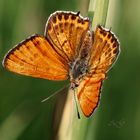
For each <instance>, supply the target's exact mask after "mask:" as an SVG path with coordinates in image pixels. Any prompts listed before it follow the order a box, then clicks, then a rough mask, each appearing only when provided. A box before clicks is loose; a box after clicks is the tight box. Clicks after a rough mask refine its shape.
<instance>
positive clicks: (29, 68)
mask: <svg viewBox="0 0 140 140" xmlns="http://www.w3.org/2000/svg"><path fill="white" fill-rule="evenodd" d="M3 65H4V67H5V68H6V69H8V70H10V71H12V72H15V73H19V74H22V75H28V76H32V77H38V78H44V79H49V80H65V79H67V76H68V64H67V63H66V61H65V60H64V59H63V58H62V57H61V56H60V55H59V54H58V53H57V52H56V51H55V50H54V49H53V47H52V46H51V45H50V43H49V42H48V41H47V39H46V38H44V37H42V36H39V35H33V36H31V37H30V38H28V39H27V40H25V41H23V42H21V43H20V44H19V45H17V46H16V47H15V48H13V49H12V50H10V51H9V52H8V54H7V55H6V56H5V58H4V60H3Z"/></svg>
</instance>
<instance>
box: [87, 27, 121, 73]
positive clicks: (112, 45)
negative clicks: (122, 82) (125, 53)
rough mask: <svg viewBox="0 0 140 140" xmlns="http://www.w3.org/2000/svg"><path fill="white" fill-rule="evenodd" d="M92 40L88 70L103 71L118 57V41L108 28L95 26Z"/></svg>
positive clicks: (91, 71) (92, 71) (93, 71)
mask: <svg viewBox="0 0 140 140" xmlns="http://www.w3.org/2000/svg"><path fill="white" fill-rule="evenodd" d="M93 42H94V43H93V46H92V50H91V52H90V61H89V65H90V70H89V71H90V73H101V72H102V73H105V72H107V71H108V70H109V69H110V67H111V65H112V64H113V63H114V62H115V60H116V59H117V57H118V54H119V52H120V50H119V41H118V40H117V38H116V37H115V35H114V34H113V33H112V32H111V31H110V30H107V29H105V28H103V27H101V26H97V28H96V31H95V34H94V40H93Z"/></svg>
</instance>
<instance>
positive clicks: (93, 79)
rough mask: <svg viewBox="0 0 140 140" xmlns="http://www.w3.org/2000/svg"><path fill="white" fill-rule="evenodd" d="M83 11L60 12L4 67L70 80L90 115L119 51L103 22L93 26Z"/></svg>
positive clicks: (12, 54)
mask: <svg viewBox="0 0 140 140" xmlns="http://www.w3.org/2000/svg"><path fill="white" fill-rule="evenodd" d="M90 24H91V23H90V21H89V18H84V17H82V16H81V15H80V13H79V12H78V13H74V12H63V11H57V12H55V13H53V14H52V15H51V16H50V17H49V19H48V21H47V24H46V28H45V33H44V36H40V35H33V36H31V37H29V38H28V39H26V40H25V41H23V42H21V43H20V44H18V45H17V46H16V47H14V48H13V49H11V50H10V51H9V52H8V53H7V55H6V56H5V58H4V60H3V66H4V67H5V68H6V69H8V70H10V71H12V72H15V73H19V74H23V75H28V76H32V77H38V78H44V79H49V80H66V79H70V82H71V86H70V88H71V89H74V90H75V89H77V97H78V100H79V103H80V107H81V109H82V111H83V113H84V115H85V116H86V117H89V116H90V115H91V114H92V113H93V111H94V109H95V108H96V107H97V105H98V102H99V96H100V91H101V85H102V82H103V80H104V79H105V78H106V73H107V71H108V70H109V69H110V67H111V65H112V64H113V63H114V61H115V60H116V58H117V56H118V54H119V41H118V40H117V38H116V37H115V35H114V34H113V33H112V32H111V31H110V30H106V29H105V28H103V27H101V26H100V25H99V26H97V27H96V30H95V32H93V31H91V29H90Z"/></svg>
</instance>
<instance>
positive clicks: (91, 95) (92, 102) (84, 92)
mask: <svg viewBox="0 0 140 140" xmlns="http://www.w3.org/2000/svg"><path fill="white" fill-rule="evenodd" d="M104 79H105V75H104V74H96V75H93V76H92V77H90V76H89V77H88V76H86V77H84V79H83V80H82V81H81V83H80V85H79V86H78V88H77V90H78V91H77V93H78V94H77V96H78V100H79V103H80V107H81V109H82V112H83V113H84V115H85V116H86V117H89V116H90V115H91V114H92V113H93V111H94V110H95V108H96V107H97V105H98V102H99V98H100V91H101V85H102V81H103V80H104Z"/></svg>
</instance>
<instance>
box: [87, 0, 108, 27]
mask: <svg viewBox="0 0 140 140" xmlns="http://www.w3.org/2000/svg"><path fill="white" fill-rule="evenodd" d="M108 5H109V0H90V3H89V9H88V16H89V17H90V18H91V19H92V29H95V27H96V26H97V25H98V24H101V25H102V26H105V24H106V18H107V12H108Z"/></svg>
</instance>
